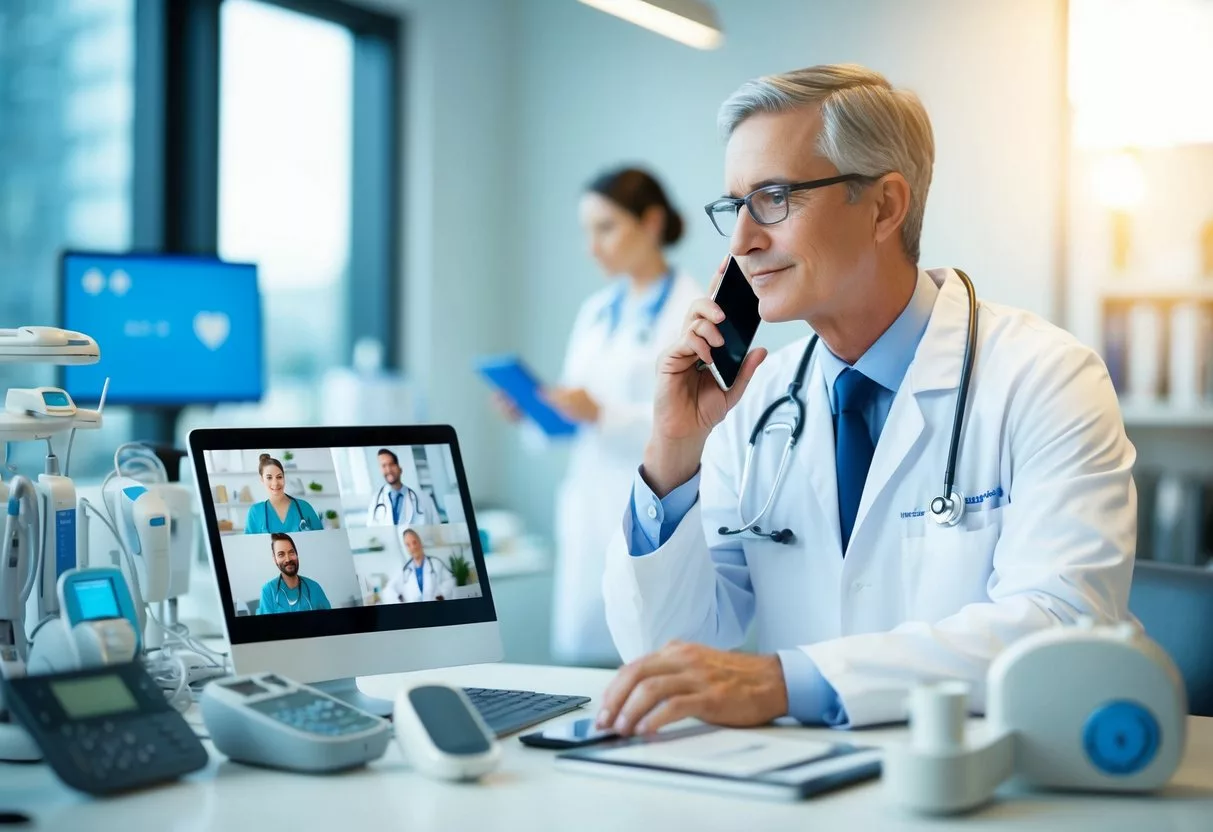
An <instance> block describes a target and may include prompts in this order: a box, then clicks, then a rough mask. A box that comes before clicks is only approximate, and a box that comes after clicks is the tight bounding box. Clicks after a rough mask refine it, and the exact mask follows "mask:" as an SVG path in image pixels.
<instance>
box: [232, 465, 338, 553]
mask: <svg viewBox="0 0 1213 832" xmlns="http://www.w3.org/2000/svg"><path fill="white" fill-rule="evenodd" d="M257 473H258V474H259V475H260V476H261V484H262V485H264V486H265V490H266V491H267V492H269V495H270V496H269V499H268V500H262V501H261V502H259V503H253V504H252V505H251V506H249V509H248V518H247V519H245V521H244V533H245V534H269V533H271V532H286V533H288V534H289V533H291V532H318V531H320V529H321V528H323V527H322V525H321V523H320V517H319V516H318V515H317V514H316V509H314V508H312V505H311V503H309V502H308V501H307V500H300V499H298V498H297V497H292V496H290V495H289V494H287V493H286V474H285V473H284V472H283V468H282V463H281V462H279V461H278V460H276V459H274V458H273V457H272V456H270V455H269V454H262V455H261V459H260V461H259V462H258V463H257Z"/></svg>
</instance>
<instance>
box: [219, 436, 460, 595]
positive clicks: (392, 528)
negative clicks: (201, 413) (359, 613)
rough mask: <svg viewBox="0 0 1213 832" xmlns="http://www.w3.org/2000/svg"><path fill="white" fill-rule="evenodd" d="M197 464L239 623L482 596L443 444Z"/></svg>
mask: <svg viewBox="0 0 1213 832" xmlns="http://www.w3.org/2000/svg"><path fill="white" fill-rule="evenodd" d="M203 456H204V466H205V471H206V477H207V480H208V486H209V487H208V489H207V491H208V493H206V494H204V495H203V497H204V499H206V500H208V501H209V504H210V507H211V508H212V509H213V512H214V516H215V522H216V524H217V526H218V536H219V540H220V546H221V548H222V564H223V566H224V568H225V570H226V577H227V584H228V587H229V589H230V595H231V606H232V609H231V614H233V615H234V616H236V617H245V616H265V615H280V614H285V613H291V612H313V611H320V610H326V609H334V610H335V609H348V608H357V607H386V606H391V605H397V604H418V603H425V604H432V603H435V602H439V601H442V602H446V601H464V602H466V601H467V600H468V599H476V598H481V597H482V596H483V591H482V587H481V585H480V576H479V575H478V569H477V558H476V557H475V556H474V547H473V545H472V536H471V527H470V525H469V523H468V522H467V520H466V518H465V516H464V510H463V499H462V494H461V489H460V483H459V482H458V474H457V471H456V466H455V464H454V460H453V457H452V454H451V449H450V447H449V446H448V445H445V444H426V445H386V446H381V445H375V446H358V447H327V448H242V449H238V450H205V451H204V452H203Z"/></svg>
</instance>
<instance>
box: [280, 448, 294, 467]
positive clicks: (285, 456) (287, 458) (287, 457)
mask: <svg viewBox="0 0 1213 832" xmlns="http://www.w3.org/2000/svg"><path fill="white" fill-rule="evenodd" d="M282 464H283V465H284V466H285V467H286V468H288V469H290V468H294V467H295V454H294V453H293V452H291V451H283V452H282Z"/></svg>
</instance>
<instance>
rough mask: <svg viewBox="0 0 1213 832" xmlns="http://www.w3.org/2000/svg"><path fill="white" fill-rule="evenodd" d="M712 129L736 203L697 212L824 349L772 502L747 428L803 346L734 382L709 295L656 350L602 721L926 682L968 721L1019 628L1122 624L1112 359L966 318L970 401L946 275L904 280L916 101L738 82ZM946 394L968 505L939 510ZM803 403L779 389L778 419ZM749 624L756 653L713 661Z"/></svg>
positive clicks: (723, 711)
mask: <svg viewBox="0 0 1213 832" xmlns="http://www.w3.org/2000/svg"><path fill="white" fill-rule="evenodd" d="M720 121H721V126H722V128H723V131H724V132H725V133H726V135H728V137H729V138H728V142H727V149H726V154H725V191H726V193H727V194H728V195H729V196H728V197H725V198H722V199H720V200H718V201H716V202H714V203H712V204H711V205H710V206H709V213H710V215H711V216H712V218H713V221H714V223H715V224H716V225H717V226H718V229H717V230H719V231H720V232H721V233H722V234H724V235H725V236H727V237H728V238H729V240H730V251H731V252H732V254H733V255H734V256H736V258H737V259H738V261H739V263H740V264H741V266H742V267H743V269H744V270H745V272H746V274H747V277H748V279H749V280H750V282H751V285H752V287H753V289H754V291H755V293H756V295H757V296H758V299H759V311H760V313H761V315H762V318H763V319H764V320H765V321H768V322H775V321H796V320H800V321H807V322H808V323H809V324H810V325H811V327H812V329H813V331H814V332H816V333H817V334H818V335H819V336H820V340H819V342H818V343H817V345H816V347H815V350H814V353H813V355H812V357H811V360H810V361H809V362H808V363H807V367H806V370H805V373H804V383H803V385H802V386H801V387H800V388H799V389H797V390H794V391H792V392H794V393H795V398H796V399H797V400H798V401H800V402H803V406H804V408H805V410H804V413H803V419H802V428H803V430H802V432H801V435H800V437H799V441H798V442H797V443H796V444H795V446H793V447H792V448H791V450H790V452H789V453H788V456H787V466H786V471H785V472H784V476H783V479H782V484H781V485H780V487H779V488H778V490H777V491H776V492H775V495H774V497H773V498H771V497H770V495H771V493H772V487H773V485H774V484H775V481H776V479H777V473H778V469H779V460H780V457H781V455H782V454H783V452H784V449H785V447H786V439H787V438H788V435H789V434H788V432H787V430H786V429H783V428H779V427H775V428H773V429H772V430H771V431H770V432H769V433H767V434H764V435H762V436H760V437H759V439H758V445H757V447H756V449H755V451H754V454H753V459H752V464H751V472H750V478H749V482H748V483H747V484H746V488H745V489H744V493H742V492H743V489H742V480H743V476H742V474H743V467H744V464H745V458H746V450H747V443H748V440H749V439H750V435H751V431H752V430H753V428H754V426H755V424H756V423H758V422H759V420H760V417H761V416H762V414H763V412H764V410H766V408H767V407H768V406H769V405H770V404H771V403H773V402H775V401H777V400H780V399H781V397H784V396H786V395H787V394H788V393H789V386H790V385H791V384H792V382H793V380H794V378H795V377H796V376H797V374H798V373H797V370H798V367H799V365H800V363H801V359H802V357H803V356H804V353H805V348H806V347H807V344H808V339H804V340H802V341H800V342H798V343H794V344H792V345H790V346H789V347H787V348H785V349H784V350H782V351H780V352H777V353H775V354H774V355H772V356H770V357H769V358H767V357H766V355H765V351H764V350H755V351H754V352H753V353H751V354H750V355H749V356H748V357H747V359H746V360H745V362H744V364H743V367H742V370H741V372H740V374H739V376H738V379H737V382H736V384H735V385H734V386H733V387H732V388H731V390H730V391H729V392H728V393H727V394H726V393H724V392H722V390H721V389H720V387H718V386H717V384H716V382H715V381H714V379H713V378H712V375H711V374H710V373H707V372H699V371H698V370H697V368H696V362H697V360H698V359H704V360H710V357H711V356H710V352H709V344H714V345H718V344H719V343H720V342H721V339H720V335H719V330H718V328H717V326H716V324H717V323H719V321H720V320H721V313H720V310H719V308H718V307H717V306H716V305H715V304H714V303H712V302H711V301H707V300H703V301H699V302H697V303H696V304H695V305H694V306H693V307H692V309H691V311H690V313H688V316H687V325H686V329H685V330H684V333H685V334H684V337H683V339H682V341H681V342H680V343H679V344H678V345H677V346H675V347H674V348H672V349H671V350H669V351H668V352H666V354H665V355H664V356H663V357H662V359H661V362H660V368H659V373H658V378H659V380H658V390H657V399H656V406H655V415H654V427H653V433H652V436H651V438H650V441H649V444H648V447H647V450H646V453H645V458H644V463H643V465H642V466H641V468H640V469H639V470H638V472H637V476H636V478H635V482H634V485H633V500H632V502H631V504H630V505H629V506H628V507H627V508H626V509H625V511H624V518H623V523H622V526H623V529H622V532H617V533H616V536H615V540H614V542H613V543H612V544H611V546H610V549H609V551H608V553H607V569H606V575H605V577H604V580H603V589H604V594H605V598H606V605H607V618H608V621H609V622H610V627H611V633H612V635H613V636H614V638H615V643H616V644H617V645H618V647H619V649H620V652H621V653H622V654H623V657H624V658H625V659H626V660H627V661H628V662H629V664H628V665H627V666H626V667H625V668H624V669H622V670H621V671H620V672H619V673H618V674H617V675H616V678H615V679H614V680H613V681H612V683H611V685H610V686H609V688H608V690H607V692H606V694H605V696H604V704H603V708H602V710H601V712H600V714H599V722H600V723H601V724H613V725H616V727H617V728H618V729H619V730H621V731H622V732H624V733H632V732H637V731H639V732H647V731H651V730H655V729H656V728H658V727H660V726H661V725H665V724H667V723H669V722H672V721H674V720H677V719H680V718H683V717H688V716H692V717H698V718H701V719H703V720H706V721H709V722H714V723H719V724H728V725H742V726H744V725H760V724H764V723H767V722H769V721H770V720H772V719H774V718H776V717H780V716H783V715H791V716H792V717H795V718H797V719H799V720H800V721H802V722H804V723H810V724H822V723H824V724H829V725H836V726H848V725H849V726H860V725H871V724H875V723H882V722H886V721H899V720H903V719H904V718H905V716H906V708H905V700H906V697H907V694H908V692H909V691H910V689H911V688H912V687H913V686H915V685H916V684H918V683H926V682H932V681H937V680H942V679H959V680H964V681H966V682H968V683H970V685H971V688H970V690H971V698H970V705H971V707H972V708H973V709H975V710H982V709H983V708H984V696H985V688H984V681H985V677H986V671H987V669H988V667H989V665H990V662H991V660H992V659H993V658H994V657H995V656H996V655H997V654H998V653H999V652H1000V651H1001V650H1002V649H1003V648H1005V647H1006V646H1007V645H1009V644H1011V643H1012V642H1013V641H1015V640H1016V639H1019V638H1021V637H1023V636H1024V635H1027V634H1029V633H1032V632H1035V631H1038V630H1042V629H1045V628H1049V627H1057V626H1061V625H1065V624H1072V623H1074V622H1075V620H1076V619H1077V618H1078V617H1079V616H1082V615H1086V616H1091V617H1092V618H1093V619H1094V620H1095V621H1096V622H1097V623H1107V622H1113V621H1118V620H1124V619H1128V618H1130V616H1129V613H1128V611H1127V604H1128V596H1129V584H1130V578H1131V575H1132V571H1133V558H1134V552H1135V540H1136V531H1137V514H1136V493H1135V489H1134V485H1133V480H1132V476H1131V473H1130V472H1131V469H1132V467H1133V462H1134V459H1135V451H1134V449H1133V447H1132V445H1131V444H1130V442H1129V440H1128V439H1127V438H1126V435H1125V431H1124V426H1123V422H1122V419H1121V415H1120V412H1119V407H1118V404H1117V400H1116V394H1115V392H1114V390H1113V387H1112V384H1111V381H1110V380H1109V377H1108V373H1107V371H1106V369H1105V366H1104V364H1103V362H1102V361H1101V360H1100V358H1099V357H1098V356H1097V355H1096V354H1095V353H1094V352H1093V351H1092V350H1090V349H1088V348H1087V347H1085V346H1083V345H1082V344H1080V343H1079V342H1078V341H1077V340H1075V339H1074V338H1073V337H1071V336H1070V335H1069V334H1067V333H1066V332H1064V331H1062V330H1060V329H1058V328H1056V327H1054V326H1052V325H1051V324H1049V323H1047V322H1046V321H1044V320H1042V319H1041V318H1039V317H1037V316H1036V315H1033V314H1030V313H1028V312H1024V311H1020V310H1017V309H1012V308H1009V307H1006V306H1002V305H996V304H993V303H984V302H982V303H980V305H979V306H978V307H977V313H976V321H975V323H976V325H977V328H976V337H975V339H974V343H973V347H974V356H973V361H972V366H971V368H970V369H971V384H970V386H969V388H968V390H967V395H965V393H964V392H963V389H962V388H963V387H964V385H963V378H964V376H965V372H964V369H965V366H964V365H965V363H966V362H965V355H966V345H967V343H968V342H969V330H970V295H969V292H968V290H967V287H966V285H965V283H964V282H963V280H962V278H961V275H960V274H959V273H958V272H957V271H955V270H953V269H947V268H944V269H935V270H932V271H923V270H922V269H920V268H919V267H918V255H919V234H920V231H921V228H922V218H923V211H924V207H925V202H926V195H927V189H928V186H929V184H930V180H931V169H932V165H933V157H934V141H933V138H932V131H931V127H930V122H929V120H928V118H927V115H926V112H925V111H924V109H923V108H922V105H921V103H920V102H919V101H918V99H917V97H916V96H914V95H913V94H911V93H908V92H905V91H899V90H894V89H892V88H891V87H890V86H889V84H888V82H887V81H886V80H885V79H884V78H883V77H882V76H881V75H879V74H877V73H874V72H871V71H869V70H866V69H863V68H862V67H856V66H834V67H816V68H811V69H806V70H800V71H797V72H793V73H789V74H787V75H784V76H777V77H773V78H767V79H761V80H758V81H755V82H750V83H748V84H746V85H744V86H743V87H742V88H741V89H740V90H739V91H738V92H737V93H735V94H734V95H733V96H732V97H731V98H730V99H729V100H728V101H727V102H726V103H725V104H724V106H723V107H722V108H721V113H720ZM847 175H851V176H849V177H848V178H847V179H846V180H845V181H838V180H836V179H835V177H839V176H847ZM979 184H980V183H979V182H977V183H975V184H974V187H978V186H979ZM974 277H976V278H977V279H980V278H981V276H980V275H974ZM1007 277H1009V276H1007ZM764 359H765V360H764ZM959 398H965V399H967V409H966V410H965V412H964V414H963V419H962V420H961V422H960V424H959V428H960V429H959V443H958V448H957V456H956V468H955V476H954V482H953V485H952V490H953V491H954V492H956V499H955V500H953V501H951V502H949V501H948V500H938V501H937V500H936V499H935V498H937V497H941V496H946V495H944V493H943V492H944V482H945V469H946V468H947V461H948V459H949V456H950V453H949V452H950V440H951V435H952V432H953V428H954V426H956V422H955V419H954V417H955V415H956V413H955V411H956V404H957V401H958V399H959ZM797 410H798V408H797V406H796V405H795V404H793V403H792V402H790V401H787V400H785V401H784V404H783V405H782V406H781V407H780V408H779V409H778V410H777V411H776V412H775V413H774V414H772V415H771V417H770V418H769V419H768V420H767V424H768V425H773V424H775V423H781V422H782V423H784V424H787V425H792V424H794V423H795V421H796V419H797ZM768 500H769V503H770V505H769V507H767V510H766V511H765V512H763V508H764V505H765V504H766V503H767V502H768ZM739 501H740V505H739ZM934 509H939V512H938V514H937V513H936V511H935V510H934ZM756 518H757V519H756ZM937 519H938V520H939V521H940V522H936V520H937ZM752 522H753V523H755V524H756V525H757V526H758V529H757V530H756V529H753V528H751V529H749V530H746V531H743V532H740V533H731V532H734V531H735V530H736V529H738V528H739V527H744V526H745V525H746V524H750V523H752ZM949 522H951V523H952V525H948V523H949ZM722 530H723V531H722ZM785 530H787V531H785ZM776 538H777V539H778V540H777V539H776ZM778 541H782V542H778ZM751 623H754V624H756V625H757V636H758V648H759V649H758V654H756V655H755V654H743V653H734V652H725V651H726V650H729V649H730V648H735V647H738V646H740V645H741V644H742V643H743V639H744V638H745V635H746V630H747V627H749V626H750V624H751Z"/></svg>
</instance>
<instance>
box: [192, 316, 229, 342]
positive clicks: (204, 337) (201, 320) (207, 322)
mask: <svg viewBox="0 0 1213 832" xmlns="http://www.w3.org/2000/svg"><path fill="white" fill-rule="evenodd" d="M231 331H232V322H231V321H230V320H229V319H228V317H227V313H225V312H199V313H198V314H197V315H195V316H194V335H196V336H198V340H199V341H201V342H202V345H203V346H204V347H206V348H207V349H209V350H212V351H214V350H217V349H219V348H220V347H222V346H223V344H224V343H225V342H226V341H227V336H228V335H230V334H231Z"/></svg>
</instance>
